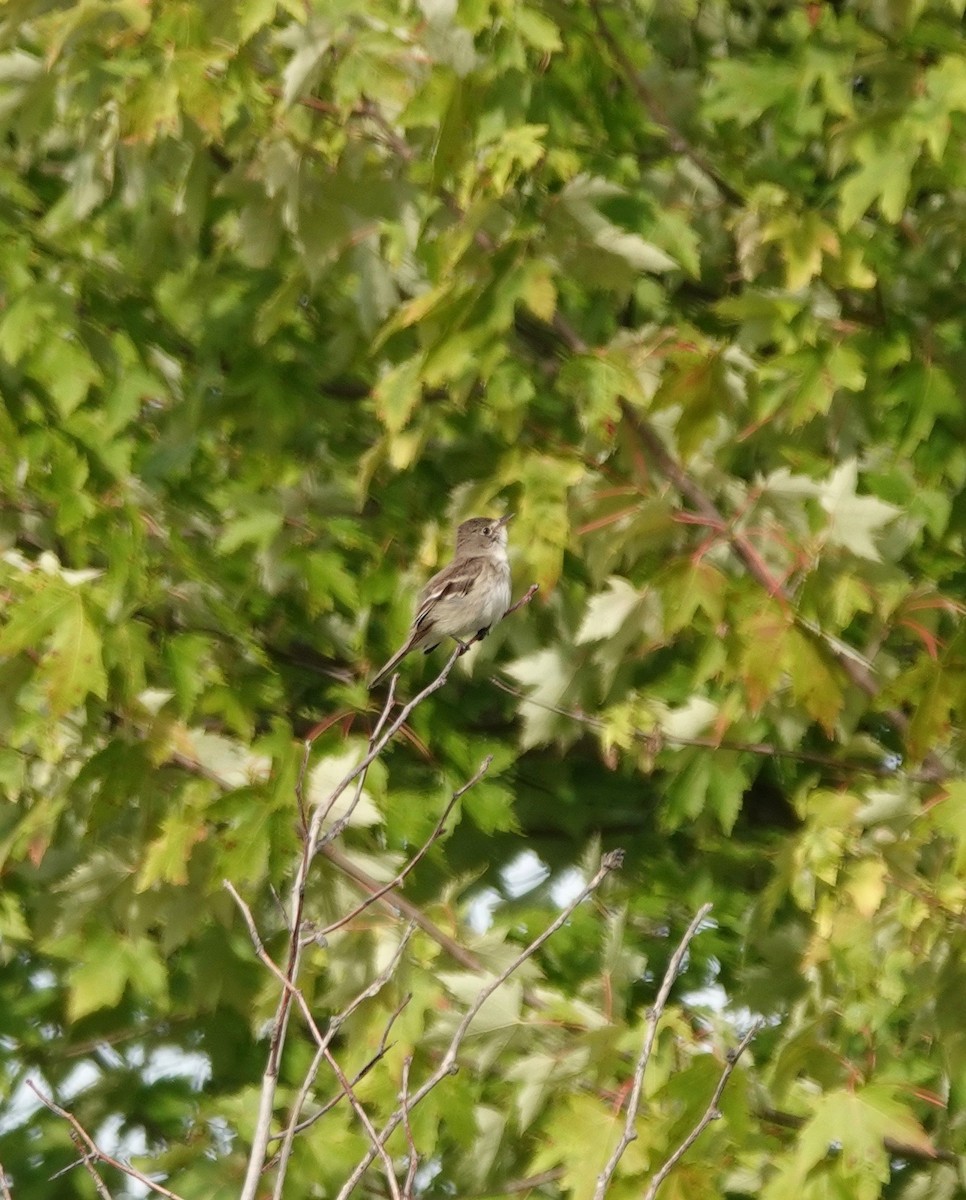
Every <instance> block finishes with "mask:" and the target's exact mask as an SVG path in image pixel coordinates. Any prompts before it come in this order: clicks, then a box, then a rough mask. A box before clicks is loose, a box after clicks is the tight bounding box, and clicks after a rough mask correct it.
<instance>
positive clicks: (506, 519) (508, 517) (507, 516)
mask: <svg viewBox="0 0 966 1200" xmlns="http://www.w3.org/2000/svg"><path fill="white" fill-rule="evenodd" d="M512 520H513V513H504V515H503V516H502V517H500V519H499V521H497V523H496V527H497V529H502V528H503V527H504V525H509V524H510V522H511V521H512Z"/></svg>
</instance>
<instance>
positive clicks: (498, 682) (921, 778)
mask: <svg viewBox="0 0 966 1200" xmlns="http://www.w3.org/2000/svg"><path fill="white" fill-rule="evenodd" d="M493 683H494V685H495V686H496V687H498V688H499V689H500V691H502V692H506V693H507V695H509V696H515V697H516V698H517V699H518V700H523V701H525V702H526V703H527V704H532V705H533V706H534V707H535V708H542V709H544V710H545V711H546V712H552V713H556V714H557V715H558V716H561V717H567V718H568V720H571V721H574V722H576V723H577V724H579V725H583V726H585V727H586V728H587V729H594V730H598V731H601V730H604V729H605V728H606V722H605V721H603V720H601V718H600V717H594V716H591V715H590V713H585V712H582V711H580V710H579V709H573V708H563V707H562V706H561V705H558V704H547V703H546V702H544V701H542V700H535V699H533V697H532V696H529V695H527V693H526V692H525V691H524V690H523V689H522V688H520V687H517V686H516V685H514V684H512V683H508V682H507V681H506V680H505V679H500V678H497V677H494V679H493ZM630 736H631V737H633V738H634V739H635V740H636V741H640V742H642V743H645V744H649V743H654V742H656V743H657V744H658V745H659V746H660V747H663V746H691V747H695V748H697V749H699V750H733V751H735V752H736V753H738V754H753V755H756V756H758V757H761V758H783V759H788V760H789V761H790V762H801V763H806V764H808V765H811V766H816V767H823V768H825V769H826V770H829V771H834V772H836V773H837V774H851V775H871V776H872V777H873V778H876V779H903V780H905V781H906V782H907V783H935V782H936V774H935V771H934V770H932V769H927V770H925V771H906V770H904V769H903V768H902V767H901V766H897V767H893V766H890V765H889V764H888V763H885V762H882V763H875V762H858V761H856V760H849V759H845V758H832V757H831V756H830V755H828V754H816V753H813V752H811V751H808V750H788V749H786V748H785V747H784V746H776V745H775V744H774V743H773V742H744V741H741V740H736V739H734V738H726V737H720V738H719V737H714V738H710V737H703V738H702V737H694V738H689V737H682V736H680V735H678V734H670V733H665V732H664V730H662V729H632V730H631V731H630Z"/></svg>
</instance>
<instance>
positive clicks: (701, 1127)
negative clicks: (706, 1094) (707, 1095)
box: [644, 1021, 762, 1200]
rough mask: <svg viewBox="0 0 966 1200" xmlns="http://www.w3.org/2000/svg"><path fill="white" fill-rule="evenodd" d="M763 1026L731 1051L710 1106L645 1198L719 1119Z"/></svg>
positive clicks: (758, 1024) (649, 1198)
mask: <svg viewBox="0 0 966 1200" xmlns="http://www.w3.org/2000/svg"><path fill="white" fill-rule="evenodd" d="M761 1026H762V1022H761V1021H755V1022H754V1024H753V1025H752V1026H751V1028H750V1029H749V1030H748V1032H747V1033H746V1034H745V1036H744V1037H743V1038H742V1039H741V1041H740V1042H739V1043H738V1045H737V1046H736V1047H735V1048H734V1050H732V1051H730V1053H729V1054H728V1057H727V1060H726V1062H725V1065H724V1069H723V1070H722V1072H721V1076H720V1078H719V1079H718V1084H717V1086H716V1087H715V1089H714V1092H713V1093H712V1096H711V1099H710V1100H709V1101H708V1107H707V1108H706V1109H705V1110H704V1112H703V1113H702V1114H701V1116H700V1117H699V1118H698V1121H697V1124H696V1125H695V1126H694V1128H693V1129H692V1130H691V1132H690V1133H689V1134H688V1136H687V1137H686V1138H685V1139H684V1141H683V1142H682V1143H681V1145H680V1146H678V1148H677V1149H676V1150H675V1151H674V1153H673V1154H671V1155H670V1156H669V1157H668V1159H667V1161H666V1162H665V1163H664V1164H663V1165H662V1166H661V1167H660V1169H659V1170H658V1172H657V1174H656V1175H655V1176H654V1177H653V1179H652V1180H651V1182H650V1183H649V1184H648V1187H647V1191H646V1192H645V1193H644V1200H654V1197H655V1196H656V1195H657V1190H658V1188H659V1187H660V1186H661V1184H662V1183H663V1182H664V1180H665V1179H667V1177H668V1175H670V1174H671V1172H672V1171H673V1170H674V1168H675V1167H676V1166H677V1164H678V1163H679V1162H680V1161H681V1159H682V1158H683V1157H684V1156H685V1154H687V1152H688V1151H689V1150H690V1149H691V1147H692V1146H693V1145H694V1143H695V1142H696V1141H697V1140H698V1138H699V1137H700V1136H701V1134H702V1133H703V1132H704V1131H705V1129H707V1127H708V1126H709V1125H710V1124H711V1122H712V1121H717V1120H718V1119H719V1117H720V1116H721V1113H720V1112H719V1111H718V1101H719V1100H720V1099H721V1096H722V1094H723V1092H724V1090H725V1087H726V1086H727V1084H728V1080H729V1079H730V1078H731V1072H732V1071H733V1070H734V1069H735V1066H736V1065H737V1063H738V1059H739V1058H741V1056H742V1054H744V1052H745V1051H746V1050H747V1049H748V1045H749V1043H750V1042H751V1040H752V1039H753V1038H754V1036H755V1034H756V1033H757V1032H758V1030H759V1029H761Z"/></svg>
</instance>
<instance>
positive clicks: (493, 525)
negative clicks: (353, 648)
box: [369, 514, 510, 687]
mask: <svg viewBox="0 0 966 1200" xmlns="http://www.w3.org/2000/svg"><path fill="white" fill-rule="evenodd" d="M509 520H510V514H508V515H507V516H505V517H500V519H499V520H498V521H497V520H491V518H489V517H471V518H470V520H468V521H464V522H463V523H462V525H460V527H459V529H457V531H456V551H455V553H454V555H453V561H452V562H451V563H450V564H449V565H448V566H445V567H443V569H442V571H438V572H437V573H436V574H435V575H434V576H433V577H432V579H431V580H430V581H429V583H427V584H426V586H425V587H424V588H423V590H422V591H421V592H420V594H419V603H418V605H417V607H416V615H415V617H414V618H413V625H412V629H410V631H409V637H408V638H407V639H406V641H405V642H404V644H403V645H402V646H401V647H400V648H399V649H398V650H397V651H396V653H395V654H394V655H393V656H392V658H391V659H390V660H389V661H388V662H387V663H386V665H385V666H384V667H383V668H382V670H381V671H378V672H377V673H376V674H375V675H374V676H373V678H372V680H371V682H370V683H369V686H370V687H375V685H376V684H377V683H378V682H379V680H380V679H383V678H384V677H385V676H386V675H388V674H390V672H392V671H394V670H395V669H396V667H397V666H398V665H399V663H400V662H402V660H403V659H404V658H405V657H406V655H407V654H409V653H410V651H412V650H422V651H423V652H424V653H425V654H428V653H429V652H430V650H435V649H436V647H437V646H438V645H439V643H440V642H441V641H442V640H443V639H444V638H447V637H451V638H455V639H456V641H458V642H459V643H460V645H461V646H463V647H464V649H465V648H466V646H468V645H470V644H471V643H472V642H473V641H478V640H480V639H482V638H484V637H486V635H487V634H488V633H489V631H490V626H491V625H495V624H496V622H497V621H499V620H500V619H501V618H502V617H503V616H504V614H505V613H506V610H507V609H508V608H509V607H510V563H509V561H508V559H507V556H506V541H507V535H506V527H507V522H508V521H509ZM471 634H473V635H474V636H473V637H472V638H470V635H471ZM464 638H470V641H469V642H464V641H463V639H464Z"/></svg>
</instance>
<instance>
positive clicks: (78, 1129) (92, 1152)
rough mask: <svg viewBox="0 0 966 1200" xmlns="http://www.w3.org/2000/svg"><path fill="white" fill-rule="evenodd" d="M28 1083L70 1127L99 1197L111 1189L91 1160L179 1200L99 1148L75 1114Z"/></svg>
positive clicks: (174, 1194)
mask: <svg viewBox="0 0 966 1200" xmlns="http://www.w3.org/2000/svg"><path fill="white" fill-rule="evenodd" d="M27 1087H29V1088H30V1090H31V1091H32V1092H33V1093H34V1095H35V1096H36V1097H37V1099H38V1100H39V1101H40V1102H41V1104H43V1105H45V1107H47V1108H49V1109H50V1111H51V1112H52V1113H55V1114H56V1115H57V1116H58V1117H60V1118H61V1119H62V1120H64V1121H66V1122H67V1123H68V1125H69V1126H70V1130H71V1139H72V1140H73V1142H74V1144H75V1145H76V1146H77V1148H78V1150H79V1151H80V1154H81V1159H80V1162H81V1163H82V1164H83V1165H84V1167H86V1168H87V1170H88V1172H89V1174H90V1175H91V1176H92V1178H93V1179H94V1181H95V1186H97V1187H98V1194H99V1195H100V1196H101V1197H107V1200H110V1193H109V1192H108V1191H107V1187H106V1185H105V1184H104V1181H103V1180H102V1179H101V1178H100V1176H99V1175H98V1174H97V1172H96V1171H95V1170H93V1164H94V1163H104V1164H105V1165H106V1166H108V1167H113V1168H114V1169H115V1171H120V1172H121V1173H122V1174H124V1175H128V1176H130V1178H131V1179H136V1180H137V1181H138V1182H139V1183H141V1184H143V1185H144V1187H146V1188H149V1189H150V1190H151V1191H152V1192H156V1193H157V1194H158V1195H159V1196H166V1197H167V1200H182V1197H181V1196H179V1195H178V1193H177V1192H172V1191H171V1190H170V1188H166V1187H165V1186H164V1184H161V1183H157V1182H156V1181H155V1180H153V1179H151V1177H150V1176H148V1175H145V1174H143V1173H142V1172H141V1171H138V1170H137V1169H136V1168H135V1167H132V1166H131V1165H130V1163H126V1162H122V1161H121V1160H120V1159H119V1158H114V1157H113V1155H110V1154H108V1153H106V1152H105V1151H104V1150H102V1149H101V1148H100V1147H99V1146H98V1145H97V1143H96V1142H95V1141H94V1139H93V1138H92V1137H91V1135H90V1134H89V1133H88V1132H87V1130H86V1129H85V1128H84V1126H83V1125H81V1123H80V1121H78V1120H77V1118H76V1117H75V1116H74V1114H73V1113H72V1112H68V1110H67V1109H66V1108H61V1107H60V1105H59V1104H56V1103H55V1102H54V1101H53V1100H51V1098H50V1097H49V1096H46V1095H44V1093H43V1092H42V1091H41V1090H40V1088H39V1087H38V1086H37V1085H36V1084H35V1083H34V1081H33V1080H32V1079H28V1080H27ZM98 1185H99V1186H98Z"/></svg>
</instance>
